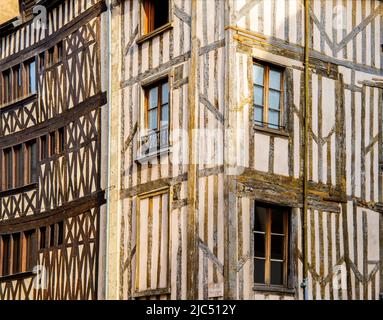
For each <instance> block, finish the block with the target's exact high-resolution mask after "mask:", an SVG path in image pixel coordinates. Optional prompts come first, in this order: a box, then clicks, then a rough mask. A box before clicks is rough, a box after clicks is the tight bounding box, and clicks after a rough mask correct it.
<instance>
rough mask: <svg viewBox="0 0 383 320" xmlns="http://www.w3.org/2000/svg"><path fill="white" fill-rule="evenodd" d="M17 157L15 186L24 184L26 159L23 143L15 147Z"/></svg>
mask: <svg viewBox="0 0 383 320" xmlns="http://www.w3.org/2000/svg"><path fill="white" fill-rule="evenodd" d="M13 151H14V157H15V187H21V186H23V185H24V159H23V150H22V145H18V146H16V147H14V148H13Z"/></svg>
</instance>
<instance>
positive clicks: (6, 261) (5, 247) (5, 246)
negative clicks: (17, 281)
mask: <svg viewBox="0 0 383 320" xmlns="http://www.w3.org/2000/svg"><path fill="white" fill-rule="evenodd" d="M1 238H2V239H1V240H2V241H1V242H2V248H1V251H2V259H3V263H2V270H1V275H2V276H7V275H9V271H10V270H9V265H10V258H11V240H10V236H9V235H4V236H2V237H1Z"/></svg>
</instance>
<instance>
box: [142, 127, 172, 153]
mask: <svg viewBox="0 0 383 320" xmlns="http://www.w3.org/2000/svg"><path fill="white" fill-rule="evenodd" d="M167 147H169V126H163V127H161V128H160V129H159V130H155V131H154V130H153V131H151V132H150V133H149V134H147V135H145V136H143V137H141V148H140V149H141V156H146V155H149V154H152V153H156V152H158V151H160V150H162V149H165V148H167Z"/></svg>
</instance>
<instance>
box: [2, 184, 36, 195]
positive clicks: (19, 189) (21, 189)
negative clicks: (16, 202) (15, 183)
mask: <svg viewBox="0 0 383 320" xmlns="http://www.w3.org/2000/svg"><path fill="white" fill-rule="evenodd" d="M36 188H37V182H34V183H30V184H27V185H25V186H21V187H17V188H13V189H9V190H4V191H0V197H7V196H10V195H14V194H19V193H23V192H28V191H31V190H33V189H36Z"/></svg>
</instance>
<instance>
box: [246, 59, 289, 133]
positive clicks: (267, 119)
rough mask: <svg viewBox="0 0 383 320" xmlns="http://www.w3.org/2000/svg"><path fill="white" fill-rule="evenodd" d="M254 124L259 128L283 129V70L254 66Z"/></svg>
mask: <svg viewBox="0 0 383 320" xmlns="http://www.w3.org/2000/svg"><path fill="white" fill-rule="evenodd" d="M253 86H254V122H255V124H256V125H258V126H262V127H268V128H271V129H283V128H284V126H283V121H282V119H283V114H282V113H283V86H284V82H283V72H282V70H281V69H279V68H277V67H274V66H269V65H262V64H258V63H255V64H254V65H253Z"/></svg>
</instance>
